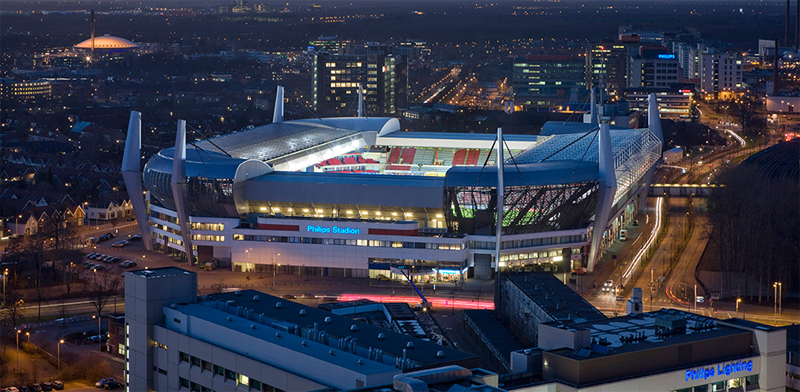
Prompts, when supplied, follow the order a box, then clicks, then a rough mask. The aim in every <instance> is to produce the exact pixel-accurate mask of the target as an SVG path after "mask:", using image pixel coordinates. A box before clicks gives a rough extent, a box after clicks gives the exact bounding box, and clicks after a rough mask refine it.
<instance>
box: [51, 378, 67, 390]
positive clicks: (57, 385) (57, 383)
mask: <svg viewBox="0 0 800 392" xmlns="http://www.w3.org/2000/svg"><path fill="white" fill-rule="evenodd" d="M53 389H55V390H56V391H60V390H62V389H64V383H63V382H61V381H58V380H56V381H53Z"/></svg>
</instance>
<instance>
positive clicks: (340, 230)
mask: <svg viewBox="0 0 800 392" xmlns="http://www.w3.org/2000/svg"><path fill="white" fill-rule="evenodd" d="M306 231H307V232H309V233H321V234H330V233H333V234H359V233H361V230H359V229H353V228H350V227H338V226H333V227H324V226H312V225H308V227H306Z"/></svg>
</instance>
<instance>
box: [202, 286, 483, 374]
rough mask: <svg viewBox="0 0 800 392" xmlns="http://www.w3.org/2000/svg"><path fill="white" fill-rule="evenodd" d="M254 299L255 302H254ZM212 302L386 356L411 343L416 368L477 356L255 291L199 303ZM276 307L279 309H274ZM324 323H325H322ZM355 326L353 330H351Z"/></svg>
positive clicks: (409, 354)
mask: <svg viewBox="0 0 800 392" xmlns="http://www.w3.org/2000/svg"><path fill="white" fill-rule="evenodd" d="M254 297H258V299H256V300H254ZM214 300H219V301H222V302H228V301H232V302H229V303H230V305H231V306H233V307H237V306H242V307H244V308H247V309H252V310H253V312H254V313H255V314H260V313H263V314H264V316H265V317H269V318H273V319H279V320H282V321H285V322H288V323H291V324H294V325H297V326H300V327H302V328H307V329H311V328H313V327H314V325H315V324H316V326H317V328H318V330H324V331H326V332H327V333H328V334H329V335H330V336H331V337H334V338H336V337H338V338H345V337H348V336H352V337H355V338H357V345H358V346H361V347H372V348H376V349H380V350H383V352H385V353H386V354H389V355H392V356H396V357H402V356H403V350H404V349H406V348H408V344H409V343H411V346H412V347H413V348H409V349H408V350H407V354H406V355H407V357H408V358H409V359H411V360H412V361H414V362H416V363H417V364H419V366H420V367H432V366H440V365H443V364H451V363H460V362H467V363H468V362H474V361H476V360H477V358H478V357H477V356H476V355H473V354H470V353H466V352H463V351H458V350H455V349H452V348H448V347H443V346H440V345H438V344H436V343H433V342H429V341H425V340H421V339H417V338H413V337H410V336H406V335H402V334H399V333H397V332H394V331H392V330H388V329H383V328H379V327H376V326H373V325H369V324H367V323H363V322H360V321H355V320H352V319H350V318H348V317H344V316H338V315H336V314H333V313H330V312H326V311H324V310H321V309H317V308H313V307H310V306H306V305H303V304H300V303H297V302H294V301H291V300H287V299H282V298H279V297H275V296H272V295H269V294H266V293H262V292H259V291H256V290H244V291H240V292H238V294H237V293H223V294H214V295H213V296H210V297H207V298H206V301H205V302H203V303H204V304H205V305H206V306H214ZM277 303H280V304H281V306H280V307H278V306H276V304H277ZM326 320H327V321H326ZM353 326H356V330H353V329H352V327H353Z"/></svg>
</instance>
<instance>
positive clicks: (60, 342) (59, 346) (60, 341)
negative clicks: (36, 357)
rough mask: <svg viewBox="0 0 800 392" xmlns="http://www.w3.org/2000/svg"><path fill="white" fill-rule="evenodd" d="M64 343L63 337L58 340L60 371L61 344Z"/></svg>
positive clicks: (59, 364) (59, 365)
mask: <svg viewBox="0 0 800 392" xmlns="http://www.w3.org/2000/svg"><path fill="white" fill-rule="evenodd" d="M62 344H64V339H61V340H59V341H58V371H59V372H60V371H61V345H62Z"/></svg>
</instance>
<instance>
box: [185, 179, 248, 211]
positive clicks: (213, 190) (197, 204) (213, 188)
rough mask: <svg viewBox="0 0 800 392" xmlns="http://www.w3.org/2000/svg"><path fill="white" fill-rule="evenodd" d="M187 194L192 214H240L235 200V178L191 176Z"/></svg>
mask: <svg viewBox="0 0 800 392" xmlns="http://www.w3.org/2000/svg"><path fill="white" fill-rule="evenodd" d="M186 194H187V196H188V197H187V198H186V201H187V204H188V207H189V215H190V216H204V215H205V216H219V217H228V218H236V217H238V216H239V213H238V212H237V211H236V204H235V203H234V201H233V179H228V178H203V177H190V178H189V180H188V185H187V187H186Z"/></svg>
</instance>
